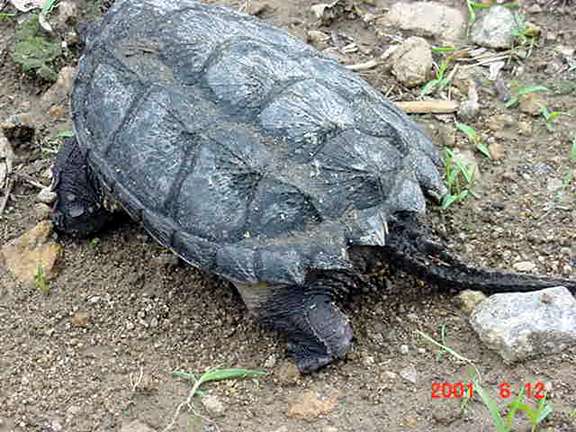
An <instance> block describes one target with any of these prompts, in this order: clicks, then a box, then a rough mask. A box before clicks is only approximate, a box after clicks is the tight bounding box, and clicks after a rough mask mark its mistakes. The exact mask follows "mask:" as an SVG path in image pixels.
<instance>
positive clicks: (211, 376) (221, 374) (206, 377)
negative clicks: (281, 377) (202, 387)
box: [199, 369, 266, 383]
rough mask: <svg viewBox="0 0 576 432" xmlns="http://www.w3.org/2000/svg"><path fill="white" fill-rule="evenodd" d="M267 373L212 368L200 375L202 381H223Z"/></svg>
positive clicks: (254, 376)
mask: <svg viewBox="0 0 576 432" xmlns="http://www.w3.org/2000/svg"><path fill="white" fill-rule="evenodd" d="M264 375H266V372H265V371H261V370H250V369H212V370H209V371H208V372H205V373H204V374H203V375H202V376H201V377H200V380H199V381H200V383H206V382H210V381H223V380H228V379H244V378H258V377H261V376H264Z"/></svg>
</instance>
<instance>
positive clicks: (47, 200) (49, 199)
mask: <svg viewBox="0 0 576 432" xmlns="http://www.w3.org/2000/svg"><path fill="white" fill-rule="evenodd" d="M36 201H38V202H41V203H44V204H48V205H50V204H54V202H55V201H56V192H54V191H53V190H52V189H51V188H49V187H47V188H44V189H42V190H41V191H40V192H39V193H38V195H37V196H36Z"/></svg>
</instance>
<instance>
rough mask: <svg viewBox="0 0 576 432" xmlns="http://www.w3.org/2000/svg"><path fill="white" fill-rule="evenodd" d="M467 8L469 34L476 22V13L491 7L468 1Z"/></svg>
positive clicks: (472, 0) (471, 0)
mask: <svg viewBox="0 0 576 432" xmlns="http://www.w3.org/2000/svg"><path fill="white" fill-rule="evenodd" d="M466 7H467V8H468V32H470V28H471V27H472V24H474V23H475V22H476V11H477V10H482V9H489V8H490V5H489V4H486V3H480V2H476V1H474V0H466Z"/></svg>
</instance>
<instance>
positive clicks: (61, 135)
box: [54, 130, 74, 139]
mask: <svg viewBox="0 0 576 432" xmlns="http://www.w3.org/2000/svg"><path fill="white" fill-rule="evenodd" d="M54 138H57V139H66V138H74V132H72V131H71V130H63V131H61V132H58V133H57V134H56V136H55V137H54Z"/></svg>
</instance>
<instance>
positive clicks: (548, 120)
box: [540, 106, 564, 132]
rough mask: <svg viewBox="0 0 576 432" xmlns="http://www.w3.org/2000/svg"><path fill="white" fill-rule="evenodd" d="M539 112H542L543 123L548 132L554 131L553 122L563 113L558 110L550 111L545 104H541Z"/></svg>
mask: <svg viewBox="0 0 576 432" xmlns="http://www.w3.org/2000/svg"><path fill="white" fill-rule="evenodd" d="M540 114H542V117H543V118H544V124H545V125H546V129H548V132H554V123H555V122H556V120H558V117H560V116H561V115H562V114H564V113H563V112H560V111H550V109H549V108H548V107H547V106H543V107H542V108H540Z"/></svg>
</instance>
